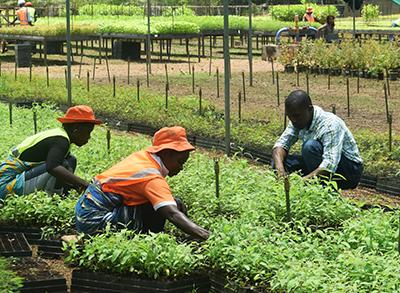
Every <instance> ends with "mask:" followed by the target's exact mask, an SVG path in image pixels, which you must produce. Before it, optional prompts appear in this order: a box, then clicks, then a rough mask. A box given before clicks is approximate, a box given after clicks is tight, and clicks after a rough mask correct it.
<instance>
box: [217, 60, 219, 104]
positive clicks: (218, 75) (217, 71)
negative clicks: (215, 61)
mask: <svg viewBox="0 0 400 293" xmlns="http://www.w3.org/2000/svg"><path fill="white" fill-rule="evenodd" d="M217 99H219V69H218V67H217Z"/></svg>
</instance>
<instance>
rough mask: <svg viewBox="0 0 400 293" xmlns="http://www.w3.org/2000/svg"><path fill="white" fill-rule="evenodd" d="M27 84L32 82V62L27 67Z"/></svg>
mask: <svg viewBox="0 0 400 293" xmlns="http://www.w3.org/2000/svg"><path fill="white" fill-rule="evenodd" d="M29 82H32V62H31V64H30V65H29Z"/></svg>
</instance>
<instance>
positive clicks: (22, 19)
mask: <svg viewBox="0 0 400 293" xmlns="http://www.w3.org/2000/svg"><path fill="white" fill-rule="evenodd" d="M18 6H19V9H18V10H17V11H16V12H15V14H16V17H15V18H14V20H13V21H12V22H11V25H13V24H14V23H15V22H16V21H17V20H18V21H19V25H20V26H21V27H28V26H30V25H32V23H30V22H29V19H30V17H29V12H28V8H27V7H25V0H18Z"/></svg>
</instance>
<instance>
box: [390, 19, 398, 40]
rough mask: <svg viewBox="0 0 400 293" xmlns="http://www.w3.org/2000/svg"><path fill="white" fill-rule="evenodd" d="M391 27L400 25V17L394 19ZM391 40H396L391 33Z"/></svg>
mask: <svg viewBox="0 0 400 293" xmlns="http://www.w3.org/2000/svg"><path fill="white" fill-rule="evenodd" d="M391 27H400V18H398V19H396V20H394V21H392V25H391ZM389 41H391V42H392V41H394V35H389Z"/></svg>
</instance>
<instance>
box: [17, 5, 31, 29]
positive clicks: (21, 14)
mask: <svg viewBox="0 0 400 293" xmlns="http://www.w3.org/2000/svg"><path fill="white" fill-rule="evenodd" d="M16 14H17V17H18V19H19V25H20V26H28V25H29V13H28V9H27V8H26V7H21V8H20V9H18V10H17V12H16Z"/></svg>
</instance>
